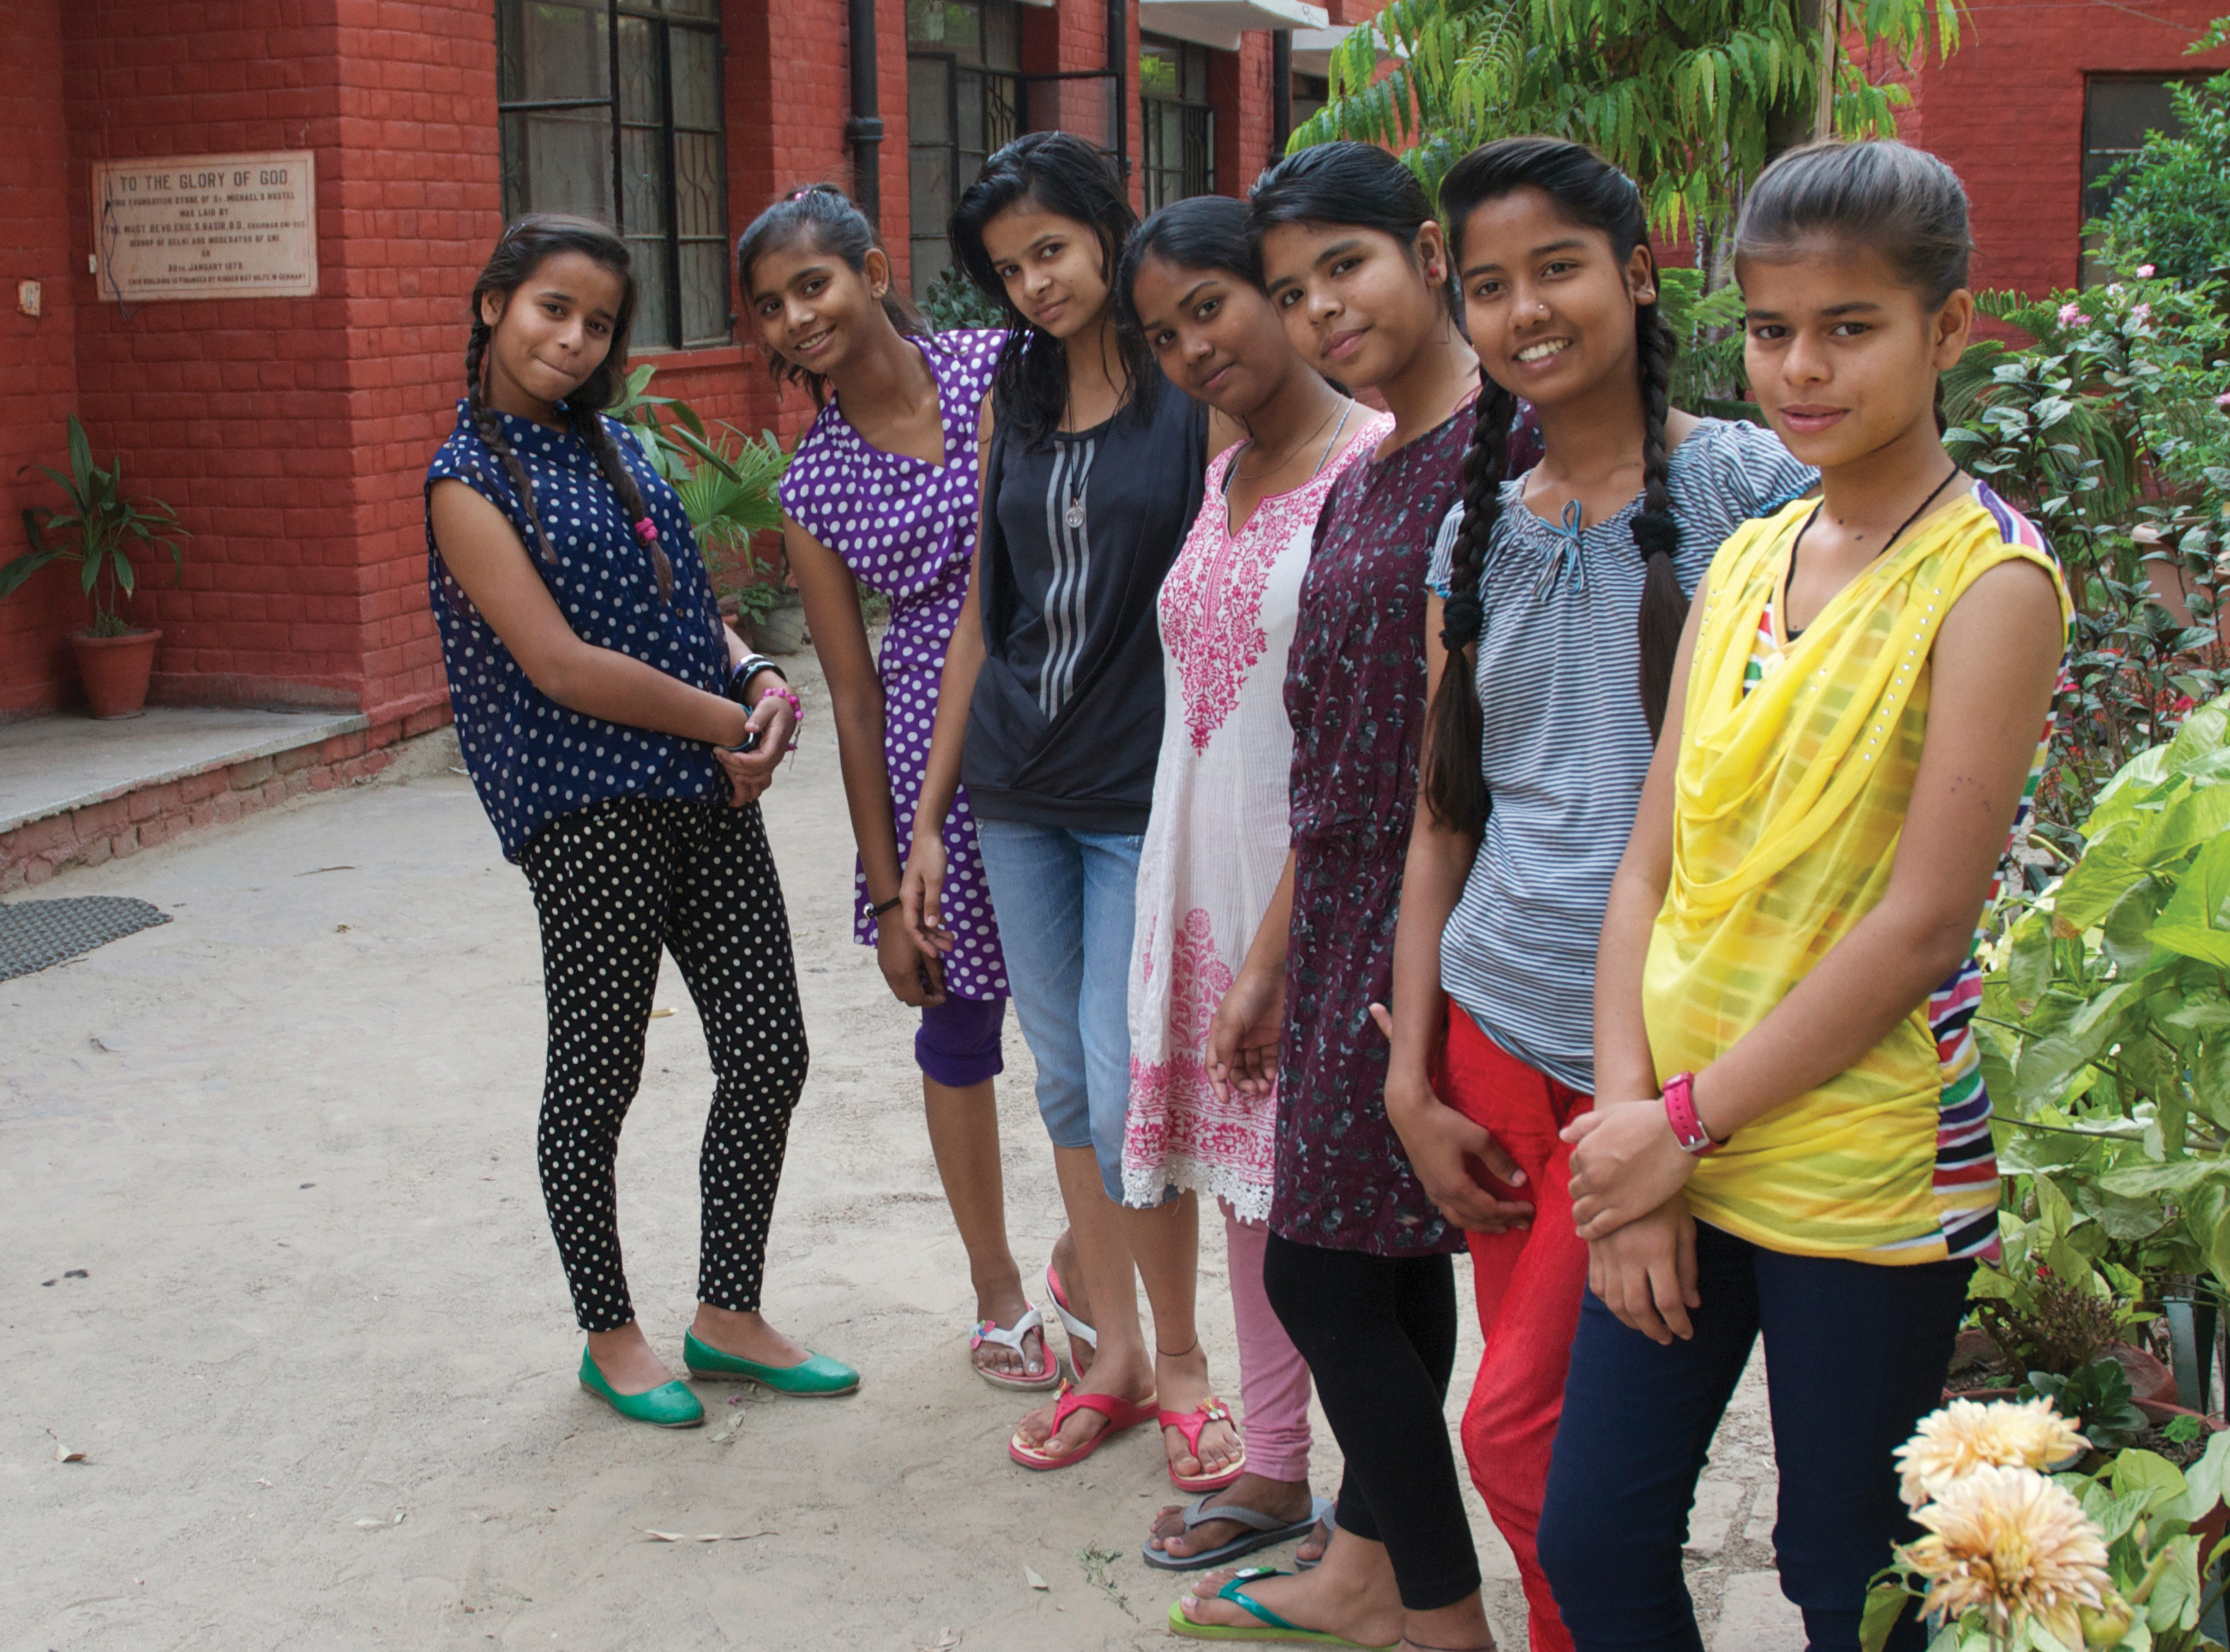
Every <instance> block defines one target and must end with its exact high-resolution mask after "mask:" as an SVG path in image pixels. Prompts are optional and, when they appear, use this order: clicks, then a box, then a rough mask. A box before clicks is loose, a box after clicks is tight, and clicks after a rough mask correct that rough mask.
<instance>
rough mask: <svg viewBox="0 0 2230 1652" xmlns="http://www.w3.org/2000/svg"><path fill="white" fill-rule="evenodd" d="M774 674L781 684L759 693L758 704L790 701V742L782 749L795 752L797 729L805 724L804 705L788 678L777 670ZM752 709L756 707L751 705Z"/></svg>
mask: <svg viewBox="0 0 2230 1652" xmlns="http://www.w3.org/2000/svg"><path fill="white" fill-rule="evenodd" d="M775 676H776V677H777V680H778V681H780V682H781V684H782V686H781V687H778V688H770V689H768V690H767V691H766V692H765V693H764V694H761V695H760V696H759V705H760V706H764V705H765V704H766V703H767V701H769V700H788V701H789V702H790V744H789V745H787V746H785V747H783V751H784V752H795V751H796V750H797V731H798V730H799V729H801V728H802V727H803V726H805V707H803V706H802V705H801V704H799V703H798V699H797V690H796V689H795V688H793V687H790V681H789V680H788V679H787V678H785V677H783V675H782V674H781V672H779V671H777V672H776V673H775ZM752 709H753V710H754V711H756V710H757V707H752Z"/></svg>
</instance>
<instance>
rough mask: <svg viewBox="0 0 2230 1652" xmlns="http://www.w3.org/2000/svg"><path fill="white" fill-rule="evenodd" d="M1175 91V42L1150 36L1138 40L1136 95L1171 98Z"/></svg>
mask: <svg viewBox="0 0 2230 1652" xmlns="http://www.w3.org/2000/svg"><path fill="white" fill-rule="evenodd" d="M1176 91H1177V66H1176V42H1174V41H1163V40H1158V39H1155V38H1153V37H1151V36H1147V37H1145V38H1142V39H1141V40H1140V41H1139V42H1138V95H1139V96H1140V97H1144V98H1173V97H1175V96H1176Z"/></svg>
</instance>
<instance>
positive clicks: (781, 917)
mask: <svg viewBox="0 0 2230 1652" xmlns="http://www.w3.org/2000/svg"><path fill="white" fill-rule="evenodd" d="M519 864H520V866H521V867H522V868H524V869H525V873H526V881H527V882H528V884H529V885H530V886H531V887H532V889H533V891H534V908H535V911H536V912H537V913H538V914H539V915H540V917H541V920H542V973H543V982H544V990H545V994H546V996H547V998H548V1001H549V1011H550V1057H549V1068H548V1072H547V1075H546V1076H545V1080H544V1082H543V1089H542V1125H541V1131H540V1139H539V1148H540V1157H541V1163H542V1197H543V1198H544V1200H545V1202H546V1203H547V1204H548V1205H549V1208H550V1227H551V1232H552V1233H553V1234H554V1235H555V1236H556V1237H557V1240H558V1256H559V1258H560V1259H561V1260H562V1261H563V1262H564V1265H565V1278H566V1281H567V1283H568V1284H570V1286H571V1287H572V1291H573V1312H574V1314H575V1316H576V1317H577V1319H578V1320H580V1322H581V1327H582V1329H583V1330H585V1331H616V1330H617V1329H618V1328H619V1327H620V1326H623V1325H626V1324H628V1323H629V1322H630V1321H631V1320H634V1318H635V1306H634V1304H633V1303H632V1302H631V1301H630V1300H628V1287H627V1275H626V1274H625V1273H624V1272H623V1271H622V1268H621V1265H620V1236H619V1224H618V1220H617V1214H616V1204H615V1199H614V1192H613V1178H612V1165H613V1160H614V1158H616V1156H617V1154H618V1152H619V1145H620V1125H621V1123H622V1121H623V1120H625V1119H626V1117H627V1110H628V1104H629V1103H630V1102H632V1101H633V1100H635V1089H636V1087H637V1086H638V1084H639V1083H640V1082H641V1078H642V1044H643V1032H644V1029H645V1028H646V1027H648V1025H649V1022H650V1009H651V994H652V992H653V991H654V989H655V987H656V986H657V984H658V958H659V953H660V952H661V950H665V951H669V952H672V953H673V954H674V962H675V963H676V964H678V965H680V966H681V974H682V978H683V979H684V980H686V982H687V983H688V984H689V996H690V997H692V998H693V999H694V1000H695V1001H696V1004H697V1010H698V1014H699V1016H701V1017H702V1018H703V1020H704V1023H705V1042H706V1045H707V1046H708V1047H709V1048H710V1049H711V1051H712V1071H713V1073H714V1075H715V1078H716V1083H715V1086H714V1088H713V1091H712V1115H711V1117H709V1118H708V1119H707V1120H706V1123H705V1145H704V1149H703V1152H702V1154H701V1156H700V1157H699V1161H698V1179H699V1187H700V1189H701V1191H702V1197H703V1200H704V1221H703V1238H702V1241H701V1246H700V1250H699V1263H698V1274H697V1294H698V1297H699V1300H703V1301H706V1302H709V1303H711V1304H712V1306H713V1307H723V1308H732V1309H734V1310H736V1311H738V1312H739V1313H756V1312H757V1309H758V1306H759V1282H760V1275H761V1273H762V1270H763V1268H764V1264H765V1261H766V1239H767V1227H768V1224H769V1223H770V1222H771V1221H772V1219H773V1216H774V1196H775V1189H776V1187H777V1185H778V1184H780V1182H781V1180H782V1159H783V1150H784V1148H785V1147H786V1146H787V1145H788V1144H789V1140H790V1113H791V1111H792V1110H793V1109H794V1108H795V1107H796V1106H797V1098H798V1095H799V1093H800V1092H801V1091H802V1090H803V1089H804V1087H805V1062H806V1052H805V1019H804V1016H803V1015H802V1012H801V1011H800V1010H799V1008H798V1002H797V971H796V963H795V961H794V960H793V959H792V958H791V956H790V920H789V919H788V917H787V916H786V915H785V914H784V913H783V904H782V886H781V885H780V884H779V883H778V882H777V881H776V878H775V870H774V857H773V856H772V855H770V853H769V852H768V849H767V841H766V830H765V828H764V826H763V825H762V824H761V823H760V821H759V811H758V808H757V805H756V804H753V805H751V806H750V807H747V808H744V809H732V808H730V807H728V806H727V804H725V803H707V802H681V801H676V800H674V799H668V798H644V797H621V798H614V799H611V800H609V801H606V802H603V803H592V804H590V806H589V807H587V808H585V809H582V810H577V811H576V812H575V813H573V814H570V815H567V816H564V817H562V818H561V819H558V820H557V821H555V822H553V823H551V824H550V825H549V826H546V827H545V828H544V829H542V831H540V832H539V833H538V834H537V835H536V836H535V838H534V840H533V841H532V842H530V843H529V844H528V845H527V846H526V849H525V853H524V854H522V855H520V856H519Z"/></svg>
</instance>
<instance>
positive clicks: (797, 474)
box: [782, 330, 1008, 999]
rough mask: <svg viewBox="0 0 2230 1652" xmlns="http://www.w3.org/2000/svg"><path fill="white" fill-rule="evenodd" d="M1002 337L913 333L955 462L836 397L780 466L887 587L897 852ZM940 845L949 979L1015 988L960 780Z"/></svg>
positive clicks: (955, 615) (790, 492) (822, 520)
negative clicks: (858, 414)
mask: <svg viewBox="0 0 2230 1652" xmlns="http://www.w3.org/2000/svg"><path fill="white" fill-rule="evenodd" d="M1006 341H1007V335H1006V334H1005V333H1003V332H995V331H989V330H980V331H979V330H969V331H963V332H942V333H938V335H937V336H935V337H934V338H928V339H915V340H913V342H914V343H915V344H916V345H918V346H919V347H920V350H921V353H922V358H923V359H924V360H925V361H926V362H927V363H928V364H929V371H930V372H931V374H932V375H934V376H935V378H936V379H937V391H938V403H939V405H940V406H941V407H942V408H943V410H944V456H945V459H946V461H947V462H946V463H944V464H942V465H931V464H925V463H924V462H923V461H921V460H918V459H915V458H912V457H911V456H910V455H906V454H902V453H885V452H884V451H883V450H882V449H881V448H872V447H869V446H868V445H867V442H866V441H865V440H863V439H862V438H861V436H860V433H859V432H858V431H857V430H855V429H853V428H852V422H851V421H850V420H849V419H848V418H846V417H845V416H844V412H843V409H842V408H841V406H840V405H839V404H838V403H836V402H835V401H834V400H831V401H830V402H829V403H828V406H826V407H824V408H823V409H822V410H821V413H820V416H818V417H816V418H815V420H814V421H813V426H812V428H811V429H809V430H808V431H807V432H806V433H805V439H804V440H803V441H802V442H799V443H798V444H797V452H796V455H793V456H792V458H791V459H790V468H789V469H788V470H787V471H786V472H784V473H783V480H782V505H783V510H785V511H787V512H788V513H790V518H791V519H792V520H794V521H796V523H797V525H798V526H801V527H802V528H803V529H804V530H805V531H806V532H809V533H810V534H811V535H812V536H813V537H814V538H815V539H818V540H819V541H820V542H821V543H822V545H827V546H828V548H829V549H830V550H831V551H833V552H835V553H836V554H837V555H838V556H840V557H841V558H843V559H844V565H845V566H846V567H848V568H849V569H850V570H851V571H852V578H854V579H856V580H858V581H859V582H860V585H861V586H863V587H864V588H866V589H867V590H875V591H880V592H882V593H883V594H884V595H885V596H886V597H889V598H890V601H891V623H890V629H888V630H886V631H885V632H884V633H883V646H882V650H881V653H880V655H879V656H878V658H877V660H876V661H875V669H876V673H877V674H878V675H879V676H880V678H881V679H882V684H883V707H884V710H883V758H884V760H885V762H886V764H887V765H889V768H890V774H891V807H892V810H893V813H894V814H895V815H896V816H897V817H898V848H899V859H900V860H901V861H903V860H904V859H905V858H906V843H907V842H908V841H909V840H910V838H911V837H912V833H913V811H914V806H915V804H916V803H918V802H919V801H920V798H921V783H922V777H923V775H924V773H925V770H926V768H927V766H928V763H929V736H930V731H931V728H932V727H933V726H935V724H936V721H937V688H938V674H940V673H941V672H943V670H944V649H945V644H946V643H947V642H949V641H950V640H951V636H952V628H953V626H954V624H955V623H957V622H958V620H959V618H960V609H961V605H962V603H964V602H965V601H966V600H967V597H968V572H969V568H970V564H971V563H972V561H973V560H974V558H975V555H976V525H977V507H976V422H977V419H978V417H979V416H980V409H981V407H982V405H983V397H984V396H985V395H986V394H987V393H988V392H989V390H990V388H991V378H992V375H993V374H994V373H995V372H996V371H997V369H998V365H999V352H1000V350H1001V349H1002V347H1004V345H1005V344H1006ZM944 856H945V874H944V921H945V926H946V927H947V928H949V929H951V931H952V932H953V934H954V935H955V937H957V939H958V942H959V944H958V945H957V946H956V947H955V948H954V949H953V950H952V951H951V952H949V953H947V954H946V955H945V959H944V984H945V990H946V991H948V992H951V994H953V995H954V996H955V997H962V998H979V999H980V998H1003V997H1007V996H1008V992H1007V964H1006V960H1005V958H1002V956H1001V955H1000V952H999V926H998V923H997V921H996V920H995V919H994V918H993V917H992V915H991V894H990V888H989V885H988V884H987V883H986V882H985V881H984V878H983V856H982V855H980V854H978V853H977V851H976V816H974V814H973V813H971V812H970V809H969V805H968V791H967V789H966V788H965V787H963V788H962V789H961V791H960V792H959V794H958V795H957V797H955V798H954V799H953V803H952V812H951V814H950V815H948V816H946V817H945V821H944ZM852 887H853V891H854V897H853V912H852V937H853V939H854V940H857V941H858V942H860V945H865V946H872V945H874V944H875V926H874V923H873V920H871V919H870V918H869V917H868V916H867V905H868V902H867V873H866V871H865V870H864V869H862V868H858V867H856V866H855V867H854V871H853V874H852Z"/></svg>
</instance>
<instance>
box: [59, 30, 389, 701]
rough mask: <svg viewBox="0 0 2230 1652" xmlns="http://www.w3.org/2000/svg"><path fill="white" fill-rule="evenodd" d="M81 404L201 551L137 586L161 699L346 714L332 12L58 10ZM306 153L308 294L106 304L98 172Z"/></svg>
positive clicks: (352, 640)
mask: <svg viewBox="0 0 2230 1652" xmlns="http://www.w3.org/2000/svg"><path fill="white" fill-rule="evenodd" d="M62 26H63V32H64V57H65V61H64V74H63V81H62V84H63V88H64V95H65V97H66V100H67V101H68V107H69V122H70V132H69V148H70V166H69V188H70V199H71V210H70V220H71V242H70V248H71V254H72V263H73V267H74V268H73V273H72V286H73V289H74V290H73V294H72V296H73V297H74V300H75V301H76V303H77V306H78V316H77V362H78V371H77V382H78V395H79V402H80V407H81V411H82V414H83V416H84V419H85V423H86V427H87V431H88V433H89V434H90V435H91V436H92V439H93V446H94V448H95V450H96V451H97V452H100V453H113V452H120V453H121V454H122V455H124V458H125V470H126V477H127V478H128V479H130V480H131V481H132V484H133V485H134V487H137V488H140V489H145V491H147V492H149V493H151V494H155V495H156V496H158V497H159V498H161V499H164V500H167V501H168V502H169V503H170V504H171V505H172V506H173V507H176V508H177V513H178V515H179V517H180V519H182V520H183V521H184V524H185V526H187V527H188V528H189V529H190V531H191V532H192V533H193V535H194V538H193V539H191V540H190V541H189V542H188V544H187V546H186V567H185V572H184V577H183V579H182V580H180V581H177V582H174V581H173V580H172V579H171V577H170V576H169V575H168V573H167V572H165V573H164V575H163V576H161V577H158V578H153V579H151V580H150V581H149V582H148V583H147V584H146V585H145V586H143V587H142V594H141V596H140V597H139V600H138V601H137V602H136V603H135V604H134V605H133V613H134V615H135V616H136V617H138V618H139V619H141V620H142V621H145V622H150V623H154V624H157V625H159V626H161V627H162V628H163V630H164V639H163V646H162V649H160V651H159V652H158V655H157V656H156V665H155V668H156V672H157V687H156V693H157V694H158V696H159V695H162V694H167V693H173V692H177V691H178V690H179V688H180V687H181V684H180V679H181V678H182V676H184V674H195V675H196V677H197V681H195V682H194V684H193V685H192V689H193V692H194V694H195V697H197V698H202V699H240V700H265V701H274V700H279V701H290V702H293V703H300V704H310V705H327V706H346V707H354V706H356V705H358V703H359V694H360V686H361V684H362V682H363V679H364V650H363V644H362V642H361V640H360V636H359V627H360V622H361V617H362V613H361V610H362V602H361V580H360V576H359V570H358V566H357V565H356V558H355V555H354V546H353V543H352V538H351V535H352V531H353V529H354V527H355V526H356V516H357V510H358V498H357V488H356V473H357V469H358V459H357V457H356V455H354V453H353V451H352V449H353V448H354V445H355V441H356V432H355V429H354V425H353V421H352V419H351V416H350V403H349V371H350V364H349V338H348V333H347V327H348V326H349V320H350V316H349V306H348V304H347V302H346V300H345V293H346V290H347V287H348V279H347V272H346V263H347V250H348V249H347V247H346V243H345V239H344V237H345V235H346V233H347V231H348V229H349V228H350V227H351V226H350V223H349V221H348V220H347V219H346V218H345V216H344V200H345V190H344V186H345V168H343V167H341V166H339V165H336V164H335V162H336V158H337V157H336V153H335V147H336V145H337V143H338V139H339V137H340V129H341V119H340V109H339V88H338V85H337V84H336V68H337V58H336V34H337V30H338V20H337V17H336V15H335V3H334V0H186V3H183V4H181V3H177V0H74V3H72V4H70V5H69V6H68V9H67V10H65V11H64V13H63V24H62ZM279 149H311V150H313V151H315V152H317V155H318V160H319V169H318V172H319V176H318V201H317V212H318V254H319V268H320V271H321V275H320V282H319V292H318V294H316V295H315V296H313V297H308V298H256V299H218V300H201V301H196V302H192V303H152V304H145V305H140V306H137V307H132V308H131V309H130V310H126V309H124V308H123V307H119V306H118V305H116V304H113V303H109V304H103V303H100V302H99V301H98V299H97V296H96V294H95V291H94V286H93V277H92V276H91V275H89V274H87V271H86V257H87V254H88V253H90V252H93V251H94V250H96V249H95V248H93V246H92V244H91V236H90V229H91V224H90V216H91V215H90V211H89V210H88V209H87V206H86V204H85V203H86V202H87V199H88V192H89V188H90V177H91V163H92V162H93V160H95V159H97V158H118V157H138V156H149V157H152V156H162V155H190V154H196V153H202V152H226V151H249V150H279Z"/></svg>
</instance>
